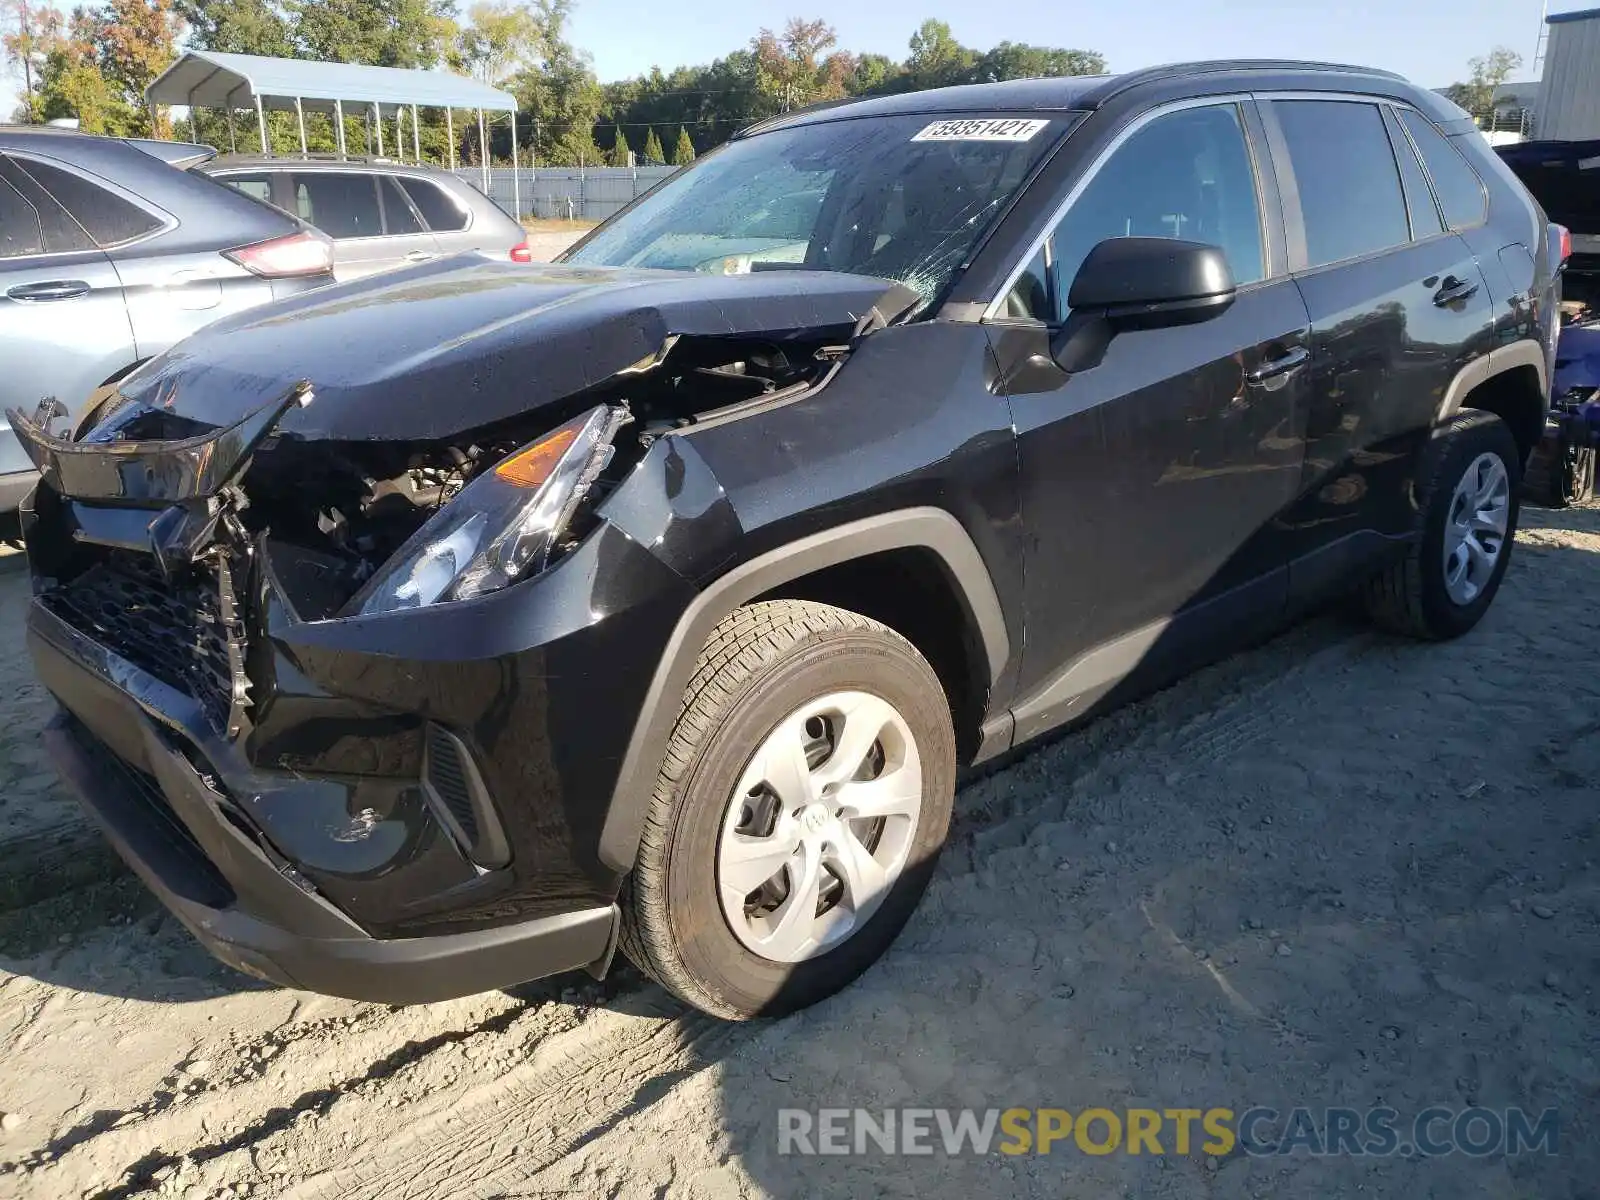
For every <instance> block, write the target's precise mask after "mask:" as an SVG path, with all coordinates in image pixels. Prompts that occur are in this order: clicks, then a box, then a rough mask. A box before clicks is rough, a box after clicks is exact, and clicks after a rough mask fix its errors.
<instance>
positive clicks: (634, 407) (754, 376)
mask: <svg viewBox="0 0 1600 1200" xmlns="http://www.w3.org/2000/svg"><path fill="white" fill-rule="evenodd" d="M847 353H848V347H845V346H836V345H828V344H826V343H819V342H815V341H789V342H785V343H781V344H780V343H777V342H767V341H748V340H742V339H730V340H716V339H690V338H681V339H674V341H673V342H672V344H671V345H670V346H668V347H666V348H665V349H664V351H663V353H662V354H661V355H659V356H658V357H657V358H656V359H654V360H653V361H651V362H649V363H648V364H645V365H642V366H640V367H638V368H636V369H632V370H630V371H628V372H623V373H620V374H619V375H617V376H616V377H614V378H613V379H612V380H611V381H609V382H608V383H607V384H605V385H603V386H601V387H599V388H596V389H593V390H591V391H589V392H586V393H583V394H581V395H578V396H574V397H572V399H571V401H570V402H569V403H566V404H563V405H560V406H553V407H551V408H546V409H540V410H538V411H536V412H533V413H529V414H527V415H526V416H523V417H520V418H517V419H515V420H512V421H507V422H501V423H500V424H498V425H495V426H492V427H489V428H486V429H483V430H480V431H477V432H476V433H474V434H472V435H470V436H462V437H458V438H452V439H449V440H447V441H443V442H438V443H418V444H409V445H408V444H401V443H389V442H366V443H355V442H326V441H316V442H307V441H302V440H300V439H296V438H292V437H269V438H268V439H267V440H266V441H264V442H263V444H262V445H261V447H260V448H259V449H258V450H257V451H256V453H255V456H254V459H253V461H252V462H251V464H250V466H249V469H248V470H247V471H246V473H245V474H244V476H243V477H242V479H241V480H240V485H239V489H238V491H239V494H240V497H241V498H243V499H245V500H246V502H247V503H246V506H245V507H243V508H242V509H241V510H240V512H239V519H240V525H241V528H242V529H243V531H244V532H245V533H246V534H248V535H249V537H250V538H251V540H255V539H256V538H257V537H263V538H265V539H267V540H268V544H269V549H270V550H271V551H272V552H273V560H274V564H275V566H276V568H277V569H278V570H279V571H280V572H281V573H284V574H287V576H288V577H287V578H282V580H281V582H283V584H284V585H285V591H286V593H287V594H288V595H290V596H293V597H294V598H295V602H296V606H297V615H298V616H299V617H301V618H302V619H313V620H314V619H320V618H324V617H329V616H333V615H335V614H337V613H338V612H339V611H340V610H341V609H342V608H343V607H344V605H345V604H347V603H348V602H349V600H350V599H351V597H352V596H354V595H355V593H356V592H357V591H358V589H359V588H360V587H361V585H362V584H363V583H365V582H366V581H367V580H368V579H369V578H370V577H371V576H372V574H373V573H374V571H376V570H377V569H378V568H379V567H380V566H382V564H383V563H385V562H386V561H388V560H389V559H390V558H392V557H393V556H394V555H395V554H396V553H397V552H398V551H399V550H400V548H401V547H402V546H403V545H404V544H405V542H406V541H407V539H408V538H410V537H411V536H412V535H413V534H415V533H416V532H417V530H418V529H420V528H421V527H422V526H423V524H424V523H425V522H426V521H427V520H428V519H429V518H430V517H432V516H433V515H434V514H436V513H437V512H438V511H439V510H440V509H441V508H442V507H443V506H444V505H446V504H447V503H449V502H450V501H451V500H452V499H454V498H455V497H456V496H458V495H459V494H460V493H461V492H462V490H463V489H464V488H466V486H467V485H468V484H470V483H471V482H472V481H473V480H475V479H477V478H478V477H479V476H480V475H482V474H483V473H484V472H485V471H487V470H489V469H491V468H493V467H495V466H496V465H497V464H500V463H502V462H503V461H504V460H505V459H506V458H507V457H508V456H509V455H511V454H513V453H514V452H515V451H516V450H517V449H518V448H519V447H522V446H526V445H528V444H529V443H530V442H533V441H534V440H535V439H536V438H538V437H540V436H541V435H542V434H545V433H547V432H548V431H549V430H550V429H552V428H553V427H555V426H557V425H559V424H560V423H561V421H562V420H563V419H564V418H567V417H569V416H572V415H574V414H576V413H580V412H583V411H585V410H589V409H592V408H594V407H595V406H597V405H600V406H606V407H608V408H614V409H616V410H618V411H617V413H616V416H615V422H616V430H615V434H614V436H613V438H612V441H611V444H610V448H609V451H608V453H607V454H606V455H605V458H606V461H605V463H604V464H603V466H602V467H601V469H600V470H599V472H598V474H597V475H596V476H595V477H594V478H593V479H592V480H591V481H588V482H587V484H586V487H585V493H584V495H583V496H581V497H580V498H579V499H580V501H581V503H579V504H577V505H576V506H575V507H574V509H573V511H572V512H571V513H570V515H569V520H568V522H567V524H566V527H565V528H564V529H563V530H561V531H560V534H559V539H558V542H557V545H556V546H555V547H553V549H552V552H551V555H550V558H551V559H552V560H553V559H555V558H557V557H559V556H560V554H561V553H563V552H564V551H565V550H566V549H567V548H568V547H570V546H571V545H572V544H573V543H575V542H576V541H578V540H580V539H581V538H582V537H583V535H584V534H585V533H586V532H587V531H588V529H589V528H590V527H591V525H592V522H593V519H594V518H593V516H592V514H593V510H594V508H595V506H596V505H598V504H599V503H600V502H601V501H603V500H604V498H605V497H606V496H607V495H608V494H609V493H610V492H611V491H612V490H613V489H614V488H616V486H617V485H618V484H619V483H620V482H621V481H622V480H623V479H624V478H625V477H626V476H627V474H628V472H629V471H630V470H632V468H633V466H634V464H635V463H637V462H638V461H639V459H640V458H641V457H642V456H643V455H644V454H645V452H646V451H648V450H649V448H650V446H651V445H652V444H653V443H654V442H655V441H656V440H657V439H658V438H660V437H662V436H663V435H665V434H669V433H672V432H674V431H677V430H682V429H688V428H692V427H693V426H695V425H697V424H700V423H703V422H705V421H708V420H712V419H725V418H727V417H729V416H733V415H737V414H738V413H740V412H741V411H743V410H745V409H746V408H748V407H750V406H752V405H764V404H770V403H774V402H777V403H781V402H782V401H784V400H785V399H791V398H797V397H799V396H801V395H803V394H805V393H806V392H808V391H810V390H811V389H813V388H815V387H817V386H819V385H820V384H822V383H823V382H825V381H826V379H827V378H828V376H829V375H830V374H831V372H832V371H834V370H835V369H836V368H837V366H838V364H839V363H840V362H841V361H842V360H843V358H844V357H845V356H846V354H847ZM126 432H127V433H128V434H129V435H131V436H135V437H137V436H140V434H141V433H142V432H143V431H142V430H141V429H139V428H138V426H137V424H136V423H135V424H134V425H132V426H130V428H129V429H128V430H127V431H126ZM308 499H310V500H313V501H314V502H313V503H308ZM291 548H292V549H291Z"/></svg>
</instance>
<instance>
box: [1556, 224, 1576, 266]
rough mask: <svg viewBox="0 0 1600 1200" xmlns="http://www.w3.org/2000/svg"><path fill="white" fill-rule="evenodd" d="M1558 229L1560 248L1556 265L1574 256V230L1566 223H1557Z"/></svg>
mask: <svg viewBox="0 0 1600 1200" xmlns="http://www.w3.org/2000/svg"><path fill="white" fill-rule="evenodd" d="M1556 230H1557V232H1558V234H1559V242H1558V245H1559V250H1558V252H1557V254H1556V265H1557V266H1560V265H1561V264H1562V263H1564V262H1566V261H1567V259H1569V258H1571V257H1572V230H1570V229H1568V228H1567V227H1566V226H1565V225H1557V226H1556Z"/></svg>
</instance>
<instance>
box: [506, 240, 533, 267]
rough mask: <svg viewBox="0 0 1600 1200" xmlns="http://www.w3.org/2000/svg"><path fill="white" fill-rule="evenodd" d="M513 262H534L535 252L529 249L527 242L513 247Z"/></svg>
mask: <svg viewBox="0 0 1600 1200" xmlns="http://www.w3.org/2000/svg"><path fill="white" fill-rule="evenodd" d="M511 261H512V262H525V263H531V262H532V261H533V251H532V250H530V249H529V248H528V243H527V242H518V243H517V244H516V245H515V246H513V247H511Z"/></svg>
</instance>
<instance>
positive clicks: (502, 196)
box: [456, 167, 677, 221]
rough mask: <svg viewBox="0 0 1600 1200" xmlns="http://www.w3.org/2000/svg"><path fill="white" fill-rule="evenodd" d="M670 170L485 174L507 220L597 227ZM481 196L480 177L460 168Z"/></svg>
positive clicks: (479, 172)
mask: <svg viewBox="0 0 1600 1200" xmlns="http://www.w3.org/2000/svg"><path fill="white" fill-rule="evenodd" d="M675 170H677V168H676V167H537V168H535V167H522V168H519V169H518V170H516V171H513V170H512V169H511V168H510V167H491V168H489V188H488V196H489V199H491V200H493V201H494V202H495V203H496V204H498V205H499V206H500V207H501V208H502V209H504V210H505V211H506V212H508V213H510V214H511V215H512V216H513V217H519V218H520V217H529V216H532V217H544V218H551V217H554V218H565V219H568V220H582V221H603V220H605V219H606V218H607V217H609V216H610V215H611V214H612V213H614V212H616V211H617V210H618V209H619V208H622V207H623V206H624V205H626V204H628V203H629V202H630V201H632V200H633V198H634V197H635V196H639V195H642V194H643V193H645V192H647V191H649V190H650V189H651V188H653V187H655V185H656V184H658V183H660V182H661V181H662V180H663V179H665V178H666V177H667V176H668V175H671V174H672V173H673V171H675ZM456 174H457V175H459V176H460V177H461V178H462V179H465V180H466V181H467V182H468V183H470V184H471V185H472V186H473V187H475V188H477V189H478V190H479V191H483V190H484V188H483V171H482V170H481V169H480V168H477V167H462V168H460V169H459V170H457V171H456ZM513 175H515V176H517V184H518V185H519V187H520V191H521V197H522V212H520V213H517V212H513V211H512V209H513V207H514V204H513V200H512V195H513V188H512V176H513Z"/></svg>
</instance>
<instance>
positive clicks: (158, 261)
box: [18, 158, 262, 362]
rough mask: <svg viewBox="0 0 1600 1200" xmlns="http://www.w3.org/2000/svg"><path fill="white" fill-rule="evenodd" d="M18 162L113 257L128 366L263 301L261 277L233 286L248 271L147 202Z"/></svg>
mask: <svg viewBox="0 0 1600 1200" xmlns="http://www.w3.org/2000/svg"><path fill="white" fill-rule="evenodd" d="M18 161H19V163H20V164H21V166H22V167H23V168H24V169H25V170H26V171H27V172H28V173H29V175H31V176H32V177H33V179H34V180H35V181H37V182H38V183H39V185H40V186H41V187H43V188H44V189H45V190H46V191H48V192H49V193H50V196H51V198H52V199H54V200H55V201H57V202H58V203H59V204H60V205H61V206H62V207H63V208H65V209H66V210H67V212H69V213H70V214H71V215H72V217H73V219H74V220H75V221H76V222H77V223H78V224H79V225H81V226H82V227H83V229H84V230H85V231H86V232H87V233H88V234H89V236H90V237H91V238H93V239H94V241H95V243H96V244H97V245H98V246H99V247H100V249H101V250H103V251H105V253H106V255H107V256H108V257H109V258H110V260H111V265H112V267H113V268H114V269H115V271H116V273H117V278H118V279H119V280H120V281H121V283H122V294H123V300H124V301H125V303H126V305H127V311H128V320H129V324H130V325H131V327H132V329H133V341H134V355H133V356H132V358H130V360H129V361H130V362H131V361H133V359H139V360H143V359H146V358H151V357H153V356H154V355H156V354H159V353H161V352H162V351H164V350H166V349H167V348H169V347H170V346H171V345H172V344H173V343H174V342H178V341H181V340H182V339H183V338H185V337H188V336H189V334H191V333H193V332H194V331H195V330H196V329H199V328H200V327H201V326H203V325H208V324H210V323H211V322H212V321H214V320H216V319H217V318H218V317H220V316H222V315H223V314H224V313H225V312H227V311H228V310H229V309H230V308H232V309H235V310H237V309H238V308H240V307H248V306H249V304H252V303H259V302H260V293H261V290H262V289H261V287H260V281H259V280H256V279H254V278H247V279H246V280H243V281H241V282H244V284H245V286H244V288H243V289H242V291H241V289H239V288H237V287H234V288H231V289H230V288H229V287H228V284H229V283H230V282H232V281H239V277H240V276H241V275H244V274H245V273H244V272H243V271H242V270H241V269H240V268H238V267H236V266H235V265H233V264H232V263H229V262H227V261H226V260H225V259H223V258H222V257H221V256H220V255H219V254H218V253H216V251H215V250H213V249H211V248H210V247H207V248H206V249H205V250H203V251H197V250H195V249H194V247H193V244H192V243H193V238H185V237H180V236H178V234H179V232H180V231H179V228H178V222H177V220H176V219H175V218H174V217H173V216H172V215H171V214H169V213H166V212H164V211H162V210H160V209H158V208H156V207H154V206H153V205H152V204H151V203H150V202H149V201H147V200H145V199H143V198H141V197H138V196H135V195H134V194H132V193H130V192H128V191H126V190H122V189H119V188H117V186H116V185H115V184H113V183H112V182H111V181H109V180H106V179H104V178H102V177H100V176H94V177H90V176H88V175H86V174H83V173H80V172H78V171H77V170H75V169H73V168H72V167H71V166H69V165H68V164H66V163H63V162H44V161H42V160H39V159H34V158H27V159H21V158H19V160H18ZM183 232H185V233H187V232H188V231H183ZM229 291H231V292H232V299H233V303H232V304H231V305H230V304H228V303H227V300H228V295H227V294H226V293H227V292H229ZM241 300H243V301H245V303H244V304H243V305H241V304H240V303H239V302H240V301H241Z"/></svg>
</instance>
